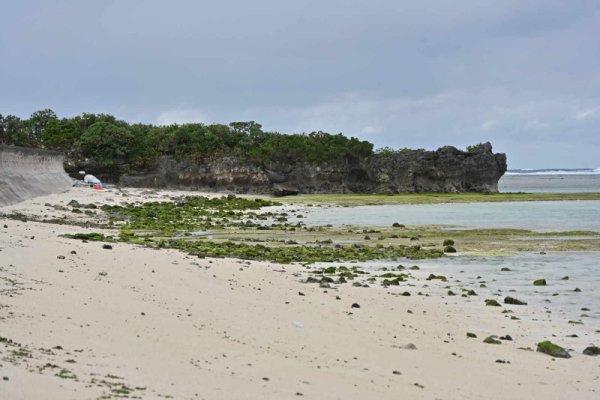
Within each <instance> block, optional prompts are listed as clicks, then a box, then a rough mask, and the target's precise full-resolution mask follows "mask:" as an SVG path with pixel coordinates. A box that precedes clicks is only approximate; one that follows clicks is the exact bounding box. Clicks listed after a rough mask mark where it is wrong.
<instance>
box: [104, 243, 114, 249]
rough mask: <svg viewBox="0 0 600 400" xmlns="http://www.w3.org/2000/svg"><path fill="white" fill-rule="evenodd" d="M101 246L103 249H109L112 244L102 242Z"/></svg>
mask: <svg viewBox="0 0 600 400" xmlns="http://www.w3.org/2000/svg"><path fill="white" fill-rule="evenodd" d="M102 248H103V249H105V250H111V249H112V246H111V245H110V244H103V245H102Z"/></svg>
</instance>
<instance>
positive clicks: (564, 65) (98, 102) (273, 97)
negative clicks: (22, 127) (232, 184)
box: [0, 0, 600, 168]
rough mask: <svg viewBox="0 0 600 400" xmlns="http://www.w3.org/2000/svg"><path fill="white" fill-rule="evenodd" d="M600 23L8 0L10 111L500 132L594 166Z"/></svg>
mask: <svg viewBox="0 0 600 400" xmlns="http://www.w3.org/2000/svg"><path fill="white" fill-rule="evenodd" d="M599 36H600V3H598V2H597V1H591V0H574V1H559V0H506V1H501V2H499V1H493V0H465V1H460V2H449V1H445V0H422V1H392V0H378V1H364V0H363V1H358V0H356V1H347V0H346V1H341V0H336V1H327V2H324V1H316V0H308V1H297V2H281V1H274V0H268V1H265V0H262V1H261V0H256V1H253V2H242V1H221V2H203V1H201V2H197V1H172V2H164V1H157V0H150V1H104V2H91V1H90V2H88V1H41V0H40V1H32V0H30V1H21V2H11V4H6V5H3V10H2V14H1V15H0V54H2V55H3V62H2V63H0V80H1V81H0V83H1V87H2V90H1V92H0V113H3V114H8V113H13V114H17V115H20V116H22V117H27V116H28V115H29V114H30V113H31V112H32V111H34V110H36V109H40V108H44V107H51V108H53V109H54V110H55V111H57V112H58V113H59V114H60V115H67V116H69V115H74V114H78V113H81V112H84V111H90V112H109V113H113V114H116V115H117V116H118V117H120V118H123V119H128V120H132V121H137V120H141V121H144V122H151V123H170V122H177V121H178V122H189V121H191V120H195V119H197V120H201V121H202V122H228V121H230V120H240V119H252V120H257V121H260V122H261V123H262V124H263V125H264V126H265V128H267V129H272V130H280V131H311V130H317V129H323V130H328V131H331V132H339V131H341V132H344V133H346V134H348V135H354V136H360V137H364V138H367V139H369V140H372V141H374V142H375V143H376V144H377V145H378V146H385V145H390V146H396V147H403V146H409V147H426V148H432V147H436V146H441V145H444V144H455V145H457V146H464V145H467V144H471V143H474V142H478V141H482V140H492V141H493V143H494V145H495V148H496V149H497V150H501V151H505V152H507V153H508V156H509V164H510V166H511V167H514V168H523V167H552V166H555V165H556V163H557V162H558V161H557V160H560V161H561V162H560V166H569V165H571V166H573V167H578V166H590V167H597V166H598V165H596V164H597V163H598V161H597V159H598V154H600V153H599V152H597V150H598V146H599V143H598V139H597V137H599V136H600V135H598V130H599V128H600V118H598V114H600V112H598V111H597V110H598V107H600V94H599V93H600V90H599V89H600V65H599V64H600V62H599V61H600V42H598V40H597V37H599ZM532 147H537V148H538V149H539V151H537V152H535V154H536V155H535V156H534V157H532V156H531V153H532V152H531V148H532ZM594 151H596V153H594Z"/></svg>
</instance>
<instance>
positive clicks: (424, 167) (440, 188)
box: [69, 143, 506, 195]
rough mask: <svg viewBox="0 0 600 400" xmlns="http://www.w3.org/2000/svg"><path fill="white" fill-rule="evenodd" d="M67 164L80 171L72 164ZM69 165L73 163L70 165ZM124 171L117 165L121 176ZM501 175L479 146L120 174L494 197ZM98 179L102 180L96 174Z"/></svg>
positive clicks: (225, 184) (241, 188) (127, 181)
mask: <svg viewBox="0 0 600 400" xmlns="http://www.w3.org/2000/svg"><path fill="white" fill-rule="evenodd" d="M70 161H72V162H71V163H70V164H69V165H71V164H72V165H73V168H75V169H78V168H81V167H82V165H80V164H81V163H80V162H78V161H76V160H70ZM73 161H74V162H73ZM125 169H126V166H123V171H124V170H125ZM505 172H506V156H505V155H504V154H494V153H493V152H492V145H491V144H490V143H484V144H482V145H480V146H478V147H477V149H476V150H475V151H472V152H467V151H461V150H458V149H456V148H454V147H451V146H446V147H442V148H439V149H438V150H436V151H425V150H407V151H402V152H396V153H394V154H392V155H391V156H387V155H386V156H383V155H377V154H375V155H371V156H364V157H362V156H361V157H354V158H345V159H343V160H331V161H329V162H323V163H310V162H304V161H298V162H294V160H291V162H290V161H289V160H288V161H277V160H267V161H265V162H260V163H259V162H253V161H251V160H243V159H238V158H235V157H231V156H226V157H216V158H207V159H201V160H190V159H183V160H180V161H177V160H175V159H174V158H173V157H168V156H163V157H161V158H160V159H159V160H158V161H157V162H156V163H155V164H154V165H153V166H151V167H150V168H149V169H147V170H146V171H144V172H142V173H139V174H133V175H122V176H121V177H120V181H119V183H120V184H121V185H123V186H134V187H158V188H165V187H178V188H194V189H197V190H202V189H206V190H211V191H227V190H231V191H234V192H237V193H262V194H267V193H274V194H276V195H280V194H281V195H285V194H286V191H287V192H289V194H296V193H348V192H350V193H419V192H445V193H457V192H486V193H488V192H493V193H495V192H497V191H498V180H499V179H500V177H501V176H502V175H503V174H504V173H505ZM96 176H98V177H99V178H100V179H103V180H104V177H103V175H102V174H101V173H100V172H98V173H97V174H96Z"/></svg>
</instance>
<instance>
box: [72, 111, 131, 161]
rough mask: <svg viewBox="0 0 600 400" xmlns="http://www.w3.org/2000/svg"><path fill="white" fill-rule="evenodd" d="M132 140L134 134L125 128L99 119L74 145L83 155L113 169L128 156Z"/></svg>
mask: <svg viewBox="0 0 600 400" xmlns="http://www.w3.org/2000/svg"><path fill="white" fill-rule="evenodd" d="M134 141H135V136H134V134H133V133H131V131H129V130H128V129H127V128H124V127H120V126H117V125H115V124H113V123H110V122H105V121H100V122H96V123H94V124H92V125H91V126H90V127H89V128H88V129H87V130H86V131H85V132H84V133H83V135H81V137H80V138H79V140H78V141H77V143H76V145H77V147H78V149H79V150H80V151H81V153H82V155H83V156H85V157H88V158H93V159H94V160H96V161H97V162H98V164H100V165H101V166H104V167H107V168H109V169H110V170H112V171H115V170H116V169H117V168H118V166H119V165H120V164H123V163H124V162H125V161H126V159H127V158H128V156H129V152H130V149H131V148H132V147H133V145H134Z"/></svg>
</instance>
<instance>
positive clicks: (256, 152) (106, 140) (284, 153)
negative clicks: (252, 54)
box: [0, 109, 373, 170]
mask: <svg viewBox="0 0 600 400" xmlns="http://www.w3.org/2000/svg"><path fill="white" fill-rule="evenodd" d="M0 144H12V145H17V146H27V147H42V148H48V149H56V150H63V151H68V152H69V153H70V155H71V156H72V157H73V158H75V159H86V158H90V159H94V160H95V161H97V162H98V164H99V165H101V166H103V167H106V168H107V169H108V170H117V169H121V170H137V169H142V168H143V167H145V166H146V165H147V164H151V163H153V162H154V161H155V160H156V159H157V158H158V157H160V156H163V155H168V156H173V157H175V158H177V159H179V160H181V159H184V158H186V159H193V160H210V159H214V158H218V157H222V156H233V157H240V158H243V159H244V160H249V161H252V162H256V163H265V162H268V161H282V162H289V161H293V162H303V161H306V162H336V161H343V160H347V159H351V158H357V157H368V156H370V155H372V154H373V145H372V144H371V143H369V142H366V141H361V140H358V139H356V138H354V137H351V138H348V137H346V136H344V135H342V134H341V133H339V134H336V135H334V134H329V133H326V132H321V131H318V132H311V133H308V134H293V135H285V134H281V133H278V132H265V131H263V130H262V126H261V125H260V124H258V123H256V122H254V121H250V122H232V123H230V124H229V125H223V124H212V125H204V124H199V123H194V124H182V125H178V124H173V125H169V126H155V125H151V124H129V123H127V122H125V121H121V120H117V119H116V118H115V117H113V116H112V115H107V114H88V113H84V114H82V115H80V116H75V117H73V118H62V119H59V118H58V117H57V116H56V114H55V113H54V111H52V110H50V109H45V110H41V111H36V112H34V113H33V114H32V115H31V117H30V118H29V119H26V120H22V119H20V118H19V117H16V116H14V115H8V116H2V115H1V114H0Z"/></svg>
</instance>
